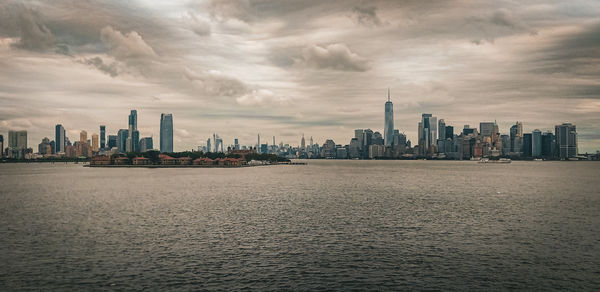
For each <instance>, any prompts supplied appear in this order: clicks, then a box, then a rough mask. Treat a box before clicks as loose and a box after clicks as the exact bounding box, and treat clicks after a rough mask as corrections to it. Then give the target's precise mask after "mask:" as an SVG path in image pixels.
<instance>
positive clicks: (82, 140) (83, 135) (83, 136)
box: [79, 130, 88, 144]
mask: <svg viewBox="0 0 600 292" xmlns="http://www.w3.org/2000/svg"><path fill="white" fill-rule="evenodd" d="M87 142H88V138H87V132H86V131H85V130H81V132H80V133H79V143H85V144H87Z"/></svg>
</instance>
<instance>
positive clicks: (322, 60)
mask: <svg viewBox="0 0 600 292" xmlns="http://www.w3.org/2000/svg"><path fill="white" fill-rule="evenodd" d="M301 63H303V64H305V65H307V66H310V67H313V68H318V69H334V70H339V71H356V72H364V71H367V70H369V69H370V64H369V60H367V59H366V58H363V57H361V56H359V55H358V54H356V53H354V52H352V51H351V50H350V49H349V48H348V46H347V45H346V44H343V43H337V44H330V45H328V46H326V47H321V46H318V45H311V46H308V47H306V48H304V50H303V51H302V60H301Z"/></svg>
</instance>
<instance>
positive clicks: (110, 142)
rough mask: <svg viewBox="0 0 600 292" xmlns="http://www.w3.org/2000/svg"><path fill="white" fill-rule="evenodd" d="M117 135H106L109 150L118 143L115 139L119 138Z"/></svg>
mask: <svg viewBox="0 0 600 292" xmlns="http://www.w3.org/2000/svg"><path fill="white" fill-rule="evenodd" d="M118 137H119V136H117V135H108V141H107V143H106V146H107V148H108V149H109V150H110V149H112V148H113V147H117V145H118V143H117V141H118V140H119V138H118Z"/></svg>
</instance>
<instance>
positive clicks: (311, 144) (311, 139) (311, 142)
mask: <svg viewBox="0 0 600 292" xmlns="http://www.w3.org/2000/svg"><path fill="white" fill-rule="evenodd" d="M312 147H313V138H312V136H310V148H312Z"/></svg>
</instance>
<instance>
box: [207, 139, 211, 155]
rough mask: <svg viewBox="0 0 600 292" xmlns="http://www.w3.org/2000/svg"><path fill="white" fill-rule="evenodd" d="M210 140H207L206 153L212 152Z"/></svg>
mask: <svg viewBox="0 0 600 292" xmlns="http://www.w3.org/2000/svg"><path fill="white" fill-rule="evenodd" d="M210 146H211V145H210V138H208V139H206V152H211V149H210Z"/></svg>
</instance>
